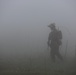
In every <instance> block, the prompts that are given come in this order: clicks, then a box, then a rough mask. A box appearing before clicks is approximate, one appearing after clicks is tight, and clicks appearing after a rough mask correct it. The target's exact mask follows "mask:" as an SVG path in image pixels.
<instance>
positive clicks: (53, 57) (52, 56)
mask: <svg viewBox="0 0 76 75" xmlns="http://www.w3.org/2000/svg"><path fill="white" fill-rule="evenodd" d="M51 59H52V61H53V62H55V53H54V52H53V51H51Z"/></svg>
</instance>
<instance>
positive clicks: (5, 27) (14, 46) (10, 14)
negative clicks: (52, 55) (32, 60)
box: [0, 0, 76, 57]
mask: <svg viewBox="0 0 76 75" xmlns="http://www.w3.org/2000/svg"><path fill="white" fill-rule="evenodd" d="M53 22H55V23H56V27H57V29H58V28H59V29H60V30H61V31H62V33H63V44H62V46H61V51H60V52H61V54H63V55H64V54H65V48H66V42H67V40H68V48H67V55H69V56H74V55H75V43H76V33H75V32H76V1H75V0H0V55H2V57H4V56H7V55H12V56H17V55H20V56H22V55H24V56H27V55H28V56H34V55H40V54H41V55H49V50H47V41H48V35H49V32H50V29H49V28H48V27H47V26H48V25H49V24H50V23H53Z"/></svg>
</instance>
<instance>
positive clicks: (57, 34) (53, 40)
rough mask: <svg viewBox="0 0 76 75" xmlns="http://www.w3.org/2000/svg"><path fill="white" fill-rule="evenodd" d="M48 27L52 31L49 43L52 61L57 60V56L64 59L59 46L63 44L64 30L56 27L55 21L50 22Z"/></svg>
mask: <svg viewBox="0 0 76 75" xmlns="http://www.w3.org/2000/svg"><path fill="white" fill-rule="evenodd" d="M48 27H49V28H50V29H51V32H50V34H49V37H48V42H47V44H48V46H50V48H51V58H52V61H53V62H55V56H57V57H58V58H59V59H60V60H63V57H62V56H61V54H60V52H59V46H60V45H61V44H62V42H61V40H62V32H61V31H59V30H57V29H56V27H55V23H52V24H50V25H49V26H48Z"/></svg>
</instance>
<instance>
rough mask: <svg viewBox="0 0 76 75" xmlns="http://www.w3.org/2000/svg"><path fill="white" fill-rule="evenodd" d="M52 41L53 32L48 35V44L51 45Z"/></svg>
mask: <svg viewBox="0 0 76 75" xmlns="http://www.w3.org/2000/svg"><path fill="white" fill-rule="evenodd" d="M50 41H51V33H50V34H49V36H48V42H47V44H48V46H49V45H50Z"/></svg>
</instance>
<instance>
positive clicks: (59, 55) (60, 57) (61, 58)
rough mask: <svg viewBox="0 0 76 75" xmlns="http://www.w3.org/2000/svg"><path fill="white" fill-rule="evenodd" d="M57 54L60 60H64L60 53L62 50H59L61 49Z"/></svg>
mask: <svg viewBox="0 0 76 75" xmlns="http://www.w3.org/2000/svg"><path fill="white" fill-rule="evenodd" d="M56 56H57V57H58V58H59V59H60V60H62V61H63V57H62V55H61V54H60V52H59V51H58V52H57V53H56Z"/></svg>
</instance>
